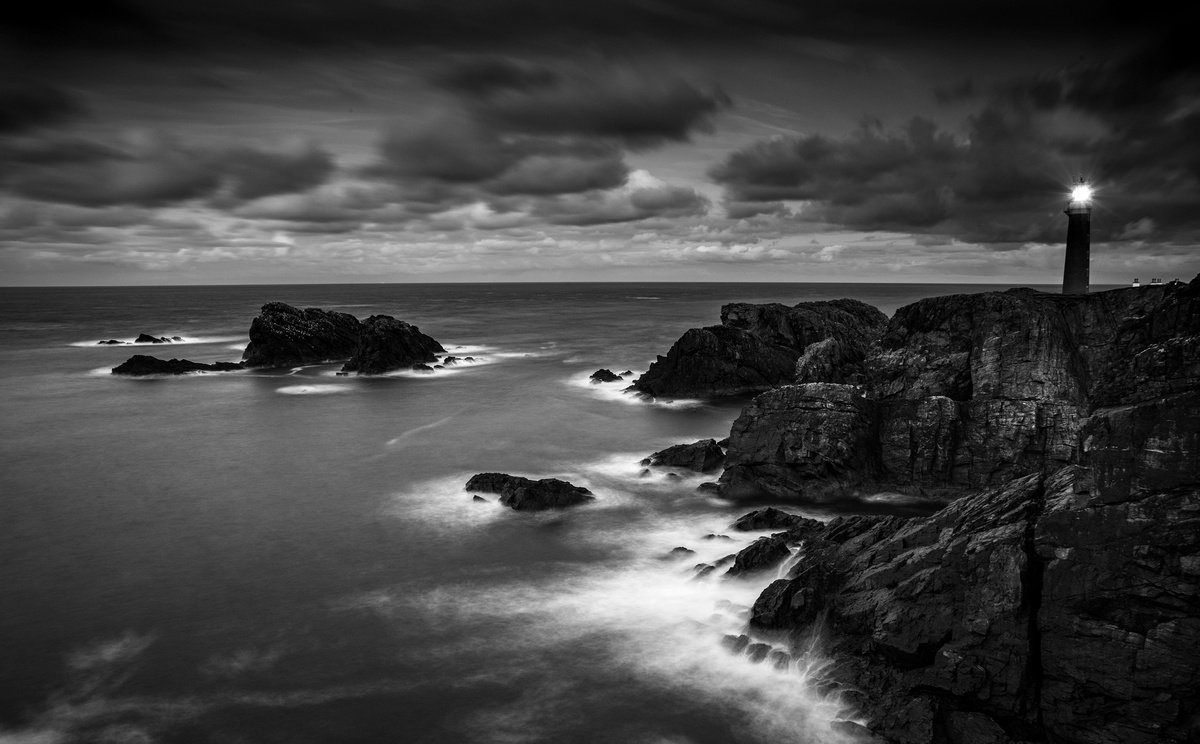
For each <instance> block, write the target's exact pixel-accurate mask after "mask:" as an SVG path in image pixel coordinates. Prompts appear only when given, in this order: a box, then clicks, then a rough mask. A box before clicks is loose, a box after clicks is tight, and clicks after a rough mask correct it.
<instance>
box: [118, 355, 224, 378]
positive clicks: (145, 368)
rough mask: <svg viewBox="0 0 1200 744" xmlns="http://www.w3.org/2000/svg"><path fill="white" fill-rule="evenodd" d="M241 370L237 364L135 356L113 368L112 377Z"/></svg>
mask: <svg viewBox="0 0 1200 744" xmlns="http://www.w3.org/2000/svg"><path fill="white" fill-rule="evenodd" d="M238 369H242V365H241V364H240V363H238V362H215V363H213V364H204V363H202V362H193V361H190V360H188V359H168V360H163V359H158V358H156V357H152V356H146V355H144V354H135V355H133V356H131V357H129V359H128V360H126V361H125V362H124V363H123V364H120V365H118V366H116V367H113V370H112V373H113V374H114V375H132V376H135V377H137V376H143V375H182V374H186V373H188V372H232V371H234V370H238Z"/></svg>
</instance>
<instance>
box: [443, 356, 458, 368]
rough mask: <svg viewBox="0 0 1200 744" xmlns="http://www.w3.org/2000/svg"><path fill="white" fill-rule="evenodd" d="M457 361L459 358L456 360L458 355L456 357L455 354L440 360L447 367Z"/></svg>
mask: <svg viewBox="0 0 1200 744" xmlns="http://www.w3.org/2000/svg"><path fill="white" fill-rule="evenodd" d="M458 361H459V360H458V357H456V356H448V357H446V358H445V359H443V360H442V364H444V365H446V366H447V367H449V366H452V365H455V364H458Z"/></svg>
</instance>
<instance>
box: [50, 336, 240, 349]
mask: <svg viewBox="0 0 1200 744" xmlns="http://www.w3.org/2000/svg"><path fill="white" fill-rule="evenodd" d="M134 338H136V336H135V337H134ZM167 338H170V336H167ZM180 338H181V339H182V340H181V341H171V342H170V343H157V344H154V343H149V342H142V343H140V344H139V343H135V342H134V340H133V338H118V339H116V340H117V341H120V342H121V343H119V344H102V343H100V342H101V341H109V340H111V339H107V338H106V339H96V340H94V341H74V342H72V343H70V344H68V346H76V347H79V348H84V349H106V348H108V349H115V348H121V347H124V346H139V347H142V346H153V347H156V348H160V349H169V348H170V347H172V346H190V345H195V344H224V343H229V342H230V341H242V345H241V346H238V347H237V348H238V350H241V349H243V348H245V345H246V343H245V336H192V337H188V336H181V337H180ZM230 348H232V347H230Z"/></svg>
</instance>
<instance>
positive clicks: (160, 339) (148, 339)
mask: <svg viewBox="0 0 1200 744" xmlns="http://www.w3.org/2000/svg"><path fill="white" fill-rule="evenodd" d="M133 342H134V343H135V344H169V343H171V339H169V338H167V337H166V336H151V335H150V334H149V333H139V334H138V337H137V338H135V339H134V340H133Z"/></svg>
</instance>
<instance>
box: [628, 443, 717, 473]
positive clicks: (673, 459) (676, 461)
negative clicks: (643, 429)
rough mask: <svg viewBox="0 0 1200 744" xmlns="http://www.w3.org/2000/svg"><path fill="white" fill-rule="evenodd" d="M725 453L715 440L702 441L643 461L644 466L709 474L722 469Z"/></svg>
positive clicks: (678, 446) (672, 448) (677, 445)
mask: <svg viewBox="0 0 1200 744" xmlns="http://www.w3.org/2000/svg"><path fill="white" fill-rule="evenodd" d="M723 462H725V452H724V451H723V450H722V449H721V448H720V447H718V446H717V441H716V440H715V439H701V440H700V441H699V442H692V443H691V444H676V445H674V446H672V447H667V448H666V449H664V450H660V451H658V452H655V453H654V454H652V455H650V456H649V457H647V458H646V459H645V460H642V464H643V465H661V466H665V467H673V468H686V469H688V470H695V471H696V472H697V473H708V472H712V471H713V470H716V469H717V468H719V467H721V463H723Z"/></svg>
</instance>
